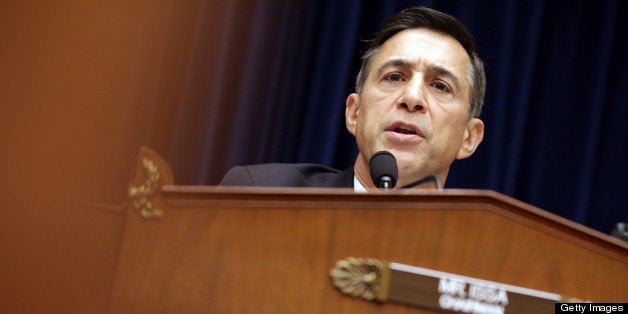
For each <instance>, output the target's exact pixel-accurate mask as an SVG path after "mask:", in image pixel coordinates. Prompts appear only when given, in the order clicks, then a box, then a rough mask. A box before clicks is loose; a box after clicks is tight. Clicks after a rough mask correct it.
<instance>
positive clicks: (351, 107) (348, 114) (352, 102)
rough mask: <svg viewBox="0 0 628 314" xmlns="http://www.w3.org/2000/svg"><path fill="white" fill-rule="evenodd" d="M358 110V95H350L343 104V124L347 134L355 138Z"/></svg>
mask: <svg viewBox="0 0 628 314" xmlns="http://www.w3.org/2000/svg"><path fill="white" fill-rule="evenodd" d="M359 109H360V95H359V94H356V93H352V94H350V95H349V96H348V97H347V101H346V102H345V124H346V125H347V130H349V133H351V134H353V136H355V129H356V125H357V123H358V113H359V111H360V110H359Z"/></svg>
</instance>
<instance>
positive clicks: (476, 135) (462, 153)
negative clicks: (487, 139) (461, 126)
mask: <svg viewBox="0 0 628 314" xmlns="http://www.w3.org/2000/svg"><path fill="white" fill-rule="evenodd" d="M483 138H484V122H482V120H480V119H478V118H471V119H470V120H469V121H467V128H466V130H465V131H464V138H463V139H462V145H461V146H460V150H459V151H458V155H457V156H456V159H465V158H467V157H469V156H471V155H473V153H474V152H475V150H476V149H477V148H478V146H479V145H480V143H482V139H483Z"/></svg>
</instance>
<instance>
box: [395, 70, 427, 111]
mask: <svg viewBox="0 0 628 314" xmlns="http://www.w3.org/2000/svg"><path fill="white" fill-rule="evenodd" d="M399 106H400V107H401V108H403V109H405V110H408V111H410V112H415V111H419V112H425V111H427V102H426V101H425V83H424V81H423V80H422V79H421V78H418V77H417V78H413V79H411V80H409V81H408V83H407V84H406V86H405V88H404V90H403V95H402V96H401V99H400V100H399Z"/></svg>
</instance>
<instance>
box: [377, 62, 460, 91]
mask: <svg viewBox="0 0 628 314" xmlns="http://www.w3.org/2000/svg"><path fill="white" fill-rule="evenodd" d="M412 66H413V65H412V62H410V61H409V60H407V59H401V58H397V59H391V60H388V61H386V62H384V63H383V64H382V65H380V66H379V68H377V77H380V76H381V75H382V74H383V72H384V71H385V70H386V69H387V68H391V67H392V68H411V67H412ZM427 70H428V72H434V73H436V74H438V75H440V76H444V77H447V78H449V79H451V80H452V82H453V84H454V85H455V87H456V89H460V85H461V82H460V78H458V76H457V75H456V74H454V72H452V71H450V70H449V69H447V68H446V67H444V66H442V65H439V64H435V63H431V62H430V63H428V64H427Z"/></svg>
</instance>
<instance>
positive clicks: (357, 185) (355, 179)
mask: <svg viewBox="0 0 628 314" xmlns="http://www.w3.org/2000/svg"><path fill="white" fill-rule="evenodd" d="M353 191H355V192H362V193H364V192H367V191H366V188H365V187H364V185H362V183H360V180H358V177H357V176H356V175H355V174H354V175H353Z"/></svg>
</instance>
